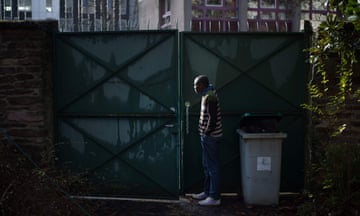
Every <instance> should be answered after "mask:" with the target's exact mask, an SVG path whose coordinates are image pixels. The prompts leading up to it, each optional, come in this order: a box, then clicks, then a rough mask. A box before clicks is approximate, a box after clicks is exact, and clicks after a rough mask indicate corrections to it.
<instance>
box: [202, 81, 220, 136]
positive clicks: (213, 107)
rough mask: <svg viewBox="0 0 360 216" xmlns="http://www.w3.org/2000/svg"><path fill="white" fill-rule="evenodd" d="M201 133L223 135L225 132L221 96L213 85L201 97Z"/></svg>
mask: <svg viewBox="0 0 360 216" xmlns="http://www.w3.org/2000/svg"><path fill="white" fill-rule="evenodd" d="M199 133H200V135H208V136H212V137H221V136H222V133H223V131H222V123H221V111H220V104H219V98H218V96H217V94H216V91H215V89H214V88H212V87H211V88H209V89H206V90H205V92H204V93H203V96H202V98H201V110H200V118H199Z"/></svg>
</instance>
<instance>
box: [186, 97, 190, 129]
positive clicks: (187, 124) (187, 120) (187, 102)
mask: <svg viewBox="0 0 360 216" xmlns="http://www.w3.org/2000/svg"><path fill="white" fill-rule="evenodd" d="M185 107H186V110H185V115H186V118H185V130H186V134H189V108H190V102H189V101H185Z"/></svg>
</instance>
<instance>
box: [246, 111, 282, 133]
mask: <svg viewBox="0 0 360 216" xmlns="http://www.w3.org/2000/svg"><path fill="white" fill-rule="evenodd" d="M281 118H282V114H281V113H279V112H278V113H250V112H247V113H244V114H243V115H242V116H241V118H240V124H239V128H240V129H241V130H243V131H244V132H246V133H277V132H279V128H278V123H279V121H280V120H281Z"/></svg>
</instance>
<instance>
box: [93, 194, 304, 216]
mask: <svg viewBox="0 0 360 216" xmlns="http://www.w3.org/2000/svg"><path fill="white" fill-rule="evenodd" d="M102 202H104V205H102V206H103V207H102V208H101V209H98V211H97V212H96V213H97V214H96V215H98V216H103V215H104V216H150V215H159V216H162V215H164V216H192V215H196V216H202V215H206V216H222V215H224V216H225V215H226V216H227V215H249V216H251V215H257V216H258V215H264V216H267V215H274V216H275V215H276V216H282V215H284V216H285V215H286V216H291V215H296V213H297V207H298V205H300V204H301V198H300V196H294V195H292V196H284V197H283V196H282V197H280V201H279V204H278V205H274V206H251V205H246V204H244V203H243V201H242V199H241V198H239V197H235V196H233V197H223V198H222V203H221V205H220V206H216V207H203V206H199V205H198V204H197V201H196V200H193V199H191V198H190V197H182V198H181V199H180V200H179V201H175V202H154V201H151V202H149V201H129V200H110V201H102Z"/></svg>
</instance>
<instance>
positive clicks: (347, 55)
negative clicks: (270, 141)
mask: <svg viewBox="0 0 360 216" xmlns="http://www.w3.org/2000/svg"><path fill="white" fill-rule="evenodd" d="M330 2H331V4H332V7H337V8H339V9H340V10H341V12H342V13H343V14H345V15H350V14H346V13H350V8H351V7H354V5H352V2H353V1H351V0H349V1H339V0H332V1H330ZM353 11H355V10H353ZM345 18H346V16H345ZM357 26H360V25H359V20H352V21H349V20H346V19H343V17H338V16H333V15H329V16H328V17H327V20H326V22H323V23H322V24H321V25H320V27H319V29H318V34H317V35H316V39H315V40H314V44H313V45H312V47H311V48H310V49H309V50H308V51H309V53H310V58H309V61H310V63H311V64H312V66H313V73H314V74H313V79H312V80H311V82H310V83H309V85H308V90H309V96H310V98H311V102H310V103H309V104H305V105H304V107H305V108H306V109H308V110H309V111H310V112H311V116H312V126H313V132H314V133H313V134H314V135H313V137H312V142H311V144H310V147H309V152H308V154H309V157H308V158H309V162H308V164H309V165H308V168H307V190H308V191H307V195H308V198H309V199H308V202H306V203H305V204H304V205H302V206H301V208H300V213H301V214H302V215H359V214H360V211H359V209H358V208H359V207H358V206H360V169H359V167H360V145H359V144H358V143H357V141H355V142H354V141H351V140H349V139H346V137H349V136H351V131H352V130H351V124H350V121H351V118H353V116H352V115H353V114H352V112H351V111H350V110H349V107H350V105H351V104H356V103H358V102H359V90H357V89H356V86H355V85H354V83H353V80H354V76H357V77H358V76H359V75H358V74H357V73H356V71H354V66H355V65H356V64H357V60H358V58H359V44H360V41H359V40H360V39H359V38H360V37H359V35H360V34H359V33H360V31H359V30H360V28H357ZM358 73H359V72H358ZM358 84H359V83H358Z"/></svg>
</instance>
